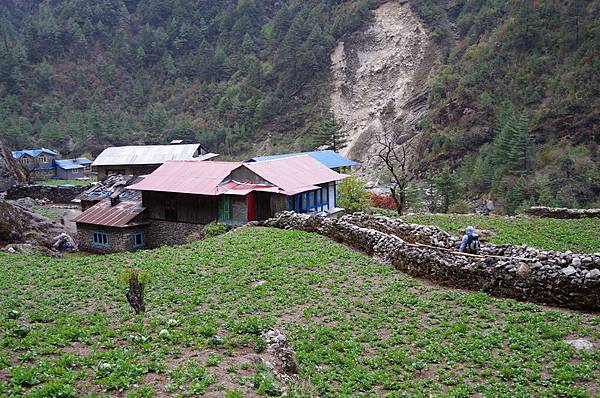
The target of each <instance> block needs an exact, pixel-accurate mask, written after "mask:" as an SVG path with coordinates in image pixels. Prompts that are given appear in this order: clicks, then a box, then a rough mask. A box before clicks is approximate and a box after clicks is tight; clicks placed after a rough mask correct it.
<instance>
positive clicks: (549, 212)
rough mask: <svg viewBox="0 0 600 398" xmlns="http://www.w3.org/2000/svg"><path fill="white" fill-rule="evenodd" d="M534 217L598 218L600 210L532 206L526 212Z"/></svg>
mask: <svg viewBox="0 0 600 398" xmlns="http://www.w3.org/2000/svg"><path fill="white" fill-rule="evenodd" d="M526 213H527V214H529V215H531V216H535V217H546V218H593V217H596V218H600V209H567V208H564V207H545V206H534V207H531V208H530V209H529V210H527V211H526Z"/></svg>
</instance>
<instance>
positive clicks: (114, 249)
mask: <svg viewBox="0 0 600 398" xmlns="http://www.w3.org/2000/svg"><path fill="white" fill-rule="evenodd" d="M146 228H147V227H146V226H145V225H144V226H138V227H129V228H114V227H103V226H99V225H88V224H81V223H78V224H77V235H76V242H77V245H78V247H79V250H82V251H86V252H90V253H99V254H106V253H118V252H125V251H135V250H138V249H140V248H138V247H135V246H134V240H133V234H135V233H137V232H144V238H146V235H147V231H146ZM94 232H104V233H106V234H107V235H108V246H98V245H95V244H94V243H93V233H94ZM146 245H147V243H146Z"/></svg>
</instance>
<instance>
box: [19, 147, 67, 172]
mask: <svg viewBox="0 0 600 398" xmlns="http://www.w3.org/2000/svg"><path fill="white" fill-rule="evenodd" d="M12 155H13V157H14V158H15V159H16V160H17V161H18V162H19V163H20V164H21V166H23V168H24V169H25V170H26V171H27V173H28V174H29V177H28V178H35V179H43V178H50V177H52V176H53V175H54V170H55V166H54V160H55V159H56V157H57V156H58V153H56V152H54V151H51V150H50V149H46V148H41V149H24V150H22V151H12Z"/></svg>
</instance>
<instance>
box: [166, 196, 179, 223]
mask: <svg viewBox="0 0 600 398" xmlns="http://www.w3.org/2000/svg"><path fill="white" fill-rule="evenodd" d="M165 220H167V221H177V200H175V198H168V199H167V200H165Z"/></svg>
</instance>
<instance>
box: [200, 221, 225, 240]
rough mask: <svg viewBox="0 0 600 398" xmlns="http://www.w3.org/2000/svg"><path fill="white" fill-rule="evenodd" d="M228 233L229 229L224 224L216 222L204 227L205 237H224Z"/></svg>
mask: <svg viewBox="0 0 600 398" xmlns="http://www.w3.org/2000/svg"><path fill="white" fill-rule="evenodd" d="M225 232H227V227H226V226H225V225H223V224H219V223H218V222H216V221H211V222H210V223H208V224H206V225H205V226H204V237H205V238H212V237H213V236H219V235H223V234H224V233H225Z"/></svg>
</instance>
